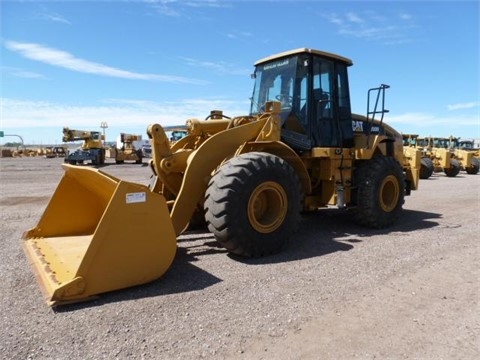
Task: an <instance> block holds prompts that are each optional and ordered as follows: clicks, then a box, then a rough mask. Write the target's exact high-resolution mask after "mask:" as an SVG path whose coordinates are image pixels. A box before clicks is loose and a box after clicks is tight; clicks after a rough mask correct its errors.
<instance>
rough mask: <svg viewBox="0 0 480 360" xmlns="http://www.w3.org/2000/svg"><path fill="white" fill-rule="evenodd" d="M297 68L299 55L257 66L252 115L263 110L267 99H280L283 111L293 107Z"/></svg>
mask: <svg viewBox="0 0 480 360" xmlns="http://www.w3.org/2000/svg"><path fill="white" fill-rule="evenodd" d="M296 68H297V56H294V57H291V58H285V59H281V60H277V61H274V62H270V63H265V64H260V65H258V66H257V68H256V70H255V86H254V90H253V97H252V104H251V109H250V114H251V115H255V114H258V113H261V112H263V110H264V106H265V103H266V102H267V101H280V102H281V103H282V111H284V110H291V109H292V106H293V91H294V85H295V84H294V80H295V76H296Z"/></svg>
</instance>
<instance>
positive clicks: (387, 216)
mask: <svg viewBox="0 0 480 360" xmlns="http://www.w3.org/2000/svg"><path fill="white" fill-rule="evenodd" d="M354 181H355V186H356V189H355V191H354V192H353V199H352V200H353V202H354V204H355V205H356V207H354V208H353V209H352V211H353V220H354V221H355V222H356V223H357V224H359V225H362V226H366V227H370V228H375V229H382V228H386V227H389V226H391V225H392V224H393V223H395V221H396V220H397V219H398V218H399V216H400V214H401V212H402V206H403V202H404V196H405V177H404V175H403V169H402V167H401V166H400V164H399V163H398V162H397V161H396V160H395V159H394V158H392V157H386V156H376V157H374V158H372V159H371V160H368V161H366V162H363V163H362V164H360V166H358V168H357V169H356V170H355V174H354Z"/></svg>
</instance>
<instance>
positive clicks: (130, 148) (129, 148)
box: [109, 133, 143, 164]
mask: <svg viewBox="0 0 480 360" xmlns="http://www.w3.org/2000/svg"><path fill="white" fill-rule="evenodd" d="M141 140H142V135H133V134H125V133H121V134H120V142H121V144H122V145H121V146H120V147H112V148H110V149H109V150H110V157H112V158H114V159H115V163H117V164H123V163H124V162H125V161H134V162H135V163H136V164H141V163H142V159H143V153H142V149H141V148H137V147H136V146H135V144H134V143H135V142H136V141H141Z"/></svg>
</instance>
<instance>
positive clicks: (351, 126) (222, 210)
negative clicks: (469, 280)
mask: <svg viewBox="0 0 480 360" xmlns="http://www.w3.org/2000/svg"><path fill="white" fill-rule="evenodd" d="M350 65H352V62H351V60H349V59H347V58H344V57H342V56H338V55H334V54H330V53H326V52H323V51H318V50H312V49H296V50H291V51H288V52H284V53H281V54H278V55H275V56H271V57H267V58H265V59H262V60H260V61H258V62H257V63H256V64H255V73H254V78H255V86H254V91H253V97H252V101H251V110H250V113H249V115H246V116H239V117H233V118H230V117H227V116H225V115H224V114H223V112H222V111H216V110H214V111H212V112H211V114H210V115H208V116H207V118H206V119H205V120H198V119H190V120H188V121H187V122H186V128H187V135H186V136H184V137H182V138H181V139H178V140H176V141H175V142H173V143H172V142H171V141H170V140H169V138H168V137H167V135H166V131H165V129H164V128H163V127H162V126H161V125H159V124H152V125H149V126H148V128H147V135H148V137H149V139H150V141H151V145H152V159H151V160H150V167H151V170H152V172H153V176H152V178H151V182H150V184H149V186H144V185H139V184H135V183H130V182H127V181H124V180H122V179H119V178H116V177H113V176H111V175H109V174H106V173H104V172H102V171H100V170H98V169H93V168H86V167H76V166H71V165H68V164H65V165H63V167H64V169H65V174H64V176H63V178H62V180H61V181H60V184H59V185H58V187H57V189H56V191H55V193H54V194H53V197H52V199H51V201H50V203H49V204H48V206H47V208H46V210H45V212H44V214H43V216H42V217H41V219H40V221H39V223H38V225H37V226H36V227H34V228H33V229H30V230H28V231H27V232H25V234H24V235H23V243H24V247H25V249H26V252H27V255H28V258H29V259H30V260H31V262H32V263H33V266H34V269H35V271H36V273H37V274H38V275H39V279H40V283H41V285H42V287H43V289H44V290H45V293H46V297H47V301H48V302H49V304H51V305H58V304H63V303H68V302H75V301H81V300H87V299H90V298H92V297H95V296H96V295H98V294H100V293H104V292H107V291H111V290H116V289H121V288H126V287H129V286H133V285H138V284H143V283H146V282H149V281H152V280H154V279H157V278H159V277H161V276H162V275H163V274H164V273H165V272H166V271H167V269H168V268H169V267H170V265H171V263H172V261H173V259H174V257H175V252H176V247H177V243H176V238H177V236H179V235H180V234H181V233H182V232H183V231H185V229H187V227H188V226H189V224H191V223H192V222H195V221H203V222H204V223H205V224H206V225H207V227H208V229H209V230H210V231H211V232H212V233H213V235H214V236H215V238H216V239H217V240H218V242H219V243H220V244H221V245H223V246H224V247H225V248H226V249H227V250H228V251H229V252H231V253H233V254H237V255H240V256H247V257H259V256H265V255H269V254H272V253H275V252H278V251H280V250H281V249H283V248H284V247H285V246H286V245H287V243H288V242H289V240H291V238H292V235H293V233H294V232H295V230H296V229H297V227H298V225H299V221H300V217H301V216H300V214H301V213H302V212H307V211H318V209H320V208H326V207H329V206H332V207H338V208H341V209H345V210H346V211H347V210H348V211H350V212H351V215H352V219H353V220H354V221H355V222H357V223H358V224H361V225H364V226H368V227H372V228H385V227H388V226H391V225H392V224H394V223H395V221H396V220H397V219H398V218H399V216H400V215H401V212H402V205H403V202H404V196H405V195H409V194H410V192H411V191H412V190H415V189H417V186H418V178H419V170H420V152H419V151H416V152H415V151H412V152H410V153H409V155H408V156H405V155H404V153H403V143H402V135H401V134H400V133H398V132H397V131H395V130H394V129H393V128H391V127H390V126H388V125H386V124H385V123H383V117H384V114H385V113H386V112H387V110H385V108H384V101H385V89H387V88H388V86H387V85H381V86H379V87H378V88H375V89H371V90H369V92H368V106H367V114H366V116H360V115H354V114H352V113H351V110H350V94H349V87H348V77H347V69H348V67H349V66H350ZM370 104H371V105H370Z"/></svg>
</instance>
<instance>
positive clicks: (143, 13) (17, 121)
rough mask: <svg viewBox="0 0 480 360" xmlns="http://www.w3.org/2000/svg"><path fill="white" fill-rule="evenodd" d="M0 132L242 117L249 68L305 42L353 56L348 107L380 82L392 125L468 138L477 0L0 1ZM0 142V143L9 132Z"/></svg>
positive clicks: (51, 136)
mask: <svg viewBox="0 0 480 360" xmlns="http://www.w3.org/2000/svg"><path fill="white" fill-rule="evenodd" d="M0 7H1V8H0V10H1V29H0V30H1V31H0V60H1V62H0V71H1V88H0V97H1V103H0V105H1V110H0V130H3V131H4V132H5V133H6V134H18V135H20V136H22V137H23V139H24V141H25V143H29V144H32V143H33V144H48V143H58V142H60V141H61V136H62V128H63V127H70V128H76V129H85V130H101V129H100V124H101V122H107V124H108V128H107V129H106V135H107V140H113V139H114V138H116V137H117V136H118V135H119V133H120V132H128V133H135V134H142V135H144V136H145V138H146V135H145V134H146V128H147V126H148V124H151V123H160V124H162V125H177V124H184V123H185V121H186V120H187V119H188V118H200V119H203V118H204V117H205V116H206V115H208V114H209V111H210V110H212V109H222V110H223V111H224V113H225V114H227V115H230V116H235V115H242V114H247V113H248V111H249V97H250V96H251V93H252V87H253V80H251V78H250V74H251V73H252V72H253V63H254V62H255V61H256V60H258V59H260V58H263V57H265V56H268V55H271V54H275V53H278V52H282V51H285V50H290V49H295V48H300V47H308V48H314V49H318V50H324V51H328V52H333V53H337V54H339V55H342V56H345V57H348V58H350V59H352V60H353V63H354V65H353V66H352V67H351V68H350V69H349V71H350V72H349V76H350V87H351V98H352V109H353V111H354V112H356V113H359V114H365V112H366V101H367V100H366V98H367V90H368V89H369V88H371V87H376V86H378V85H380V84H382V83H385V84H389V85H390V86H391V88H390V89H389V90H388V91H387V98H386V105H387V106H386V107H387V108H388V109H389V110H390V113H389V114H387V115H386V117H385V121H386V122H387V123H389V124H390V125H392V126H393V127H394V128H396V129H397V130H398V131H400V132H403V133H416V134H419V135H433V136H449V135H455V136H460V137H462V138H480V124H479V123H480V115H479V114H480V111H479V109H480V89H479V86H480V85H479V84H480V74H479V62H480V60H479V33H480V28H479V12H480V9H479V2H478V1H461V0H460V1H411V2H407V1H301V0H300V1H298V0H297V1H286V0H284V1H282V0H277V1H267V0H264V1H261V0H258V1H228V0H226V1H224V0H203V1H202V0H183V1H180V0H179V1H176V0H145V1H141V0H137V1H133V0H132V1H128V0H127V1H98V0H97V1H67V0H64V1H45V2H42V1H8V0H7V1H5V0H3V1H1V2H0ZM15 140H16V139H15V138H11V137H5V138H0V144H2V143H5V142H8V141H15Z"/></svg>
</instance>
